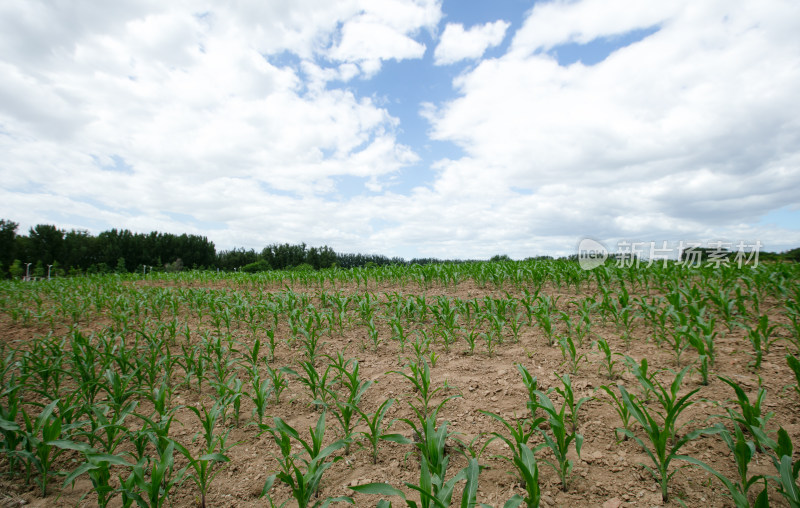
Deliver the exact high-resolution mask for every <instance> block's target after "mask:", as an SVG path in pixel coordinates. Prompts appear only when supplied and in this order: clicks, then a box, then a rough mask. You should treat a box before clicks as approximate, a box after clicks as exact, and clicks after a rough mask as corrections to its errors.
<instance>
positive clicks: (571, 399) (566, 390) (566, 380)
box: [555, 374, 593, 434]
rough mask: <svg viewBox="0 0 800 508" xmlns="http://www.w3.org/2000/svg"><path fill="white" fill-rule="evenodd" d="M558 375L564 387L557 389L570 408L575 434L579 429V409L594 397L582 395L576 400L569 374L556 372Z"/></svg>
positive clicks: (570, 419) (566, 405)
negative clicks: (560, 374)
mask: <svg viewBox="0 0 800 508" xmlns="http://www.w3.org/2000/svg"><path fill="white" fill-rule="evenodd" d="M556 377H557V378H558V379H559V380H561V384H562V385H563V388H556V389H555V391H556V393H558V394H559V395H561V397H562V398H563V399H564V406H565V407H566V408H567V409H569V421H570V423H571V424H572V433H573V434H574V433H575V431H576V430H577V429H578V411H579V410H580V408H581V406H582V405H583V404H584V403H586V402H588V401H590V400H592V398H593V397H581V398H580V399H578V400H577V401H576V400H575V392H574V391H573V390H572V380H571V379H570V377H569V374H564V375H563V376H559V375H558V374H556Z"/></svg>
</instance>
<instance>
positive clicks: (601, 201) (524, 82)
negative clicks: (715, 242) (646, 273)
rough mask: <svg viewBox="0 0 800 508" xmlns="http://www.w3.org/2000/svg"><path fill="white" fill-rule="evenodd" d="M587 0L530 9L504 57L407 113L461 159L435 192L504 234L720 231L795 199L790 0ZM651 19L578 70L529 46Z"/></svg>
mask: <svg viewBox="0 0 800 508" xmlns="http://www.w3.org/2000/svg"><path fill="white" fill-rule="evenodd" d="M628 4H629V3H626V5H628ZM634 4H636V2H634ZM599 5H600V4H599V3H598V2H595V1H593V0H589V1H584V2H571V3H565V2H553V3H547V4H537V7H535V8H534V9H533V10H532V11H531V13H530V16H529V18H528V19H527V20H526V22H525V23H524V26H523V28H522V29H521V30H520V31H519V32H518V33H517V34H515V36H514V41H513V43H512V48H511V49H510V50H509V52H508V54H506V55H505V56H503V57H502V58H498V59H492V60H486V61H483V62H481V63H480V64H479V65H478V66H477V67H476V68H475V69H474V70H471V71H469V72H467V73H465V74H463V75H461V76H459V77H458V78H457V79H456V80H455V82H454V85H455V86H456V88H457V89H458V91H459V93H460V97H459V98H457V99H455V100H453V101H450V102H448V103H445V104H443V105H441V106H440V107H439V108H438V109H436V108H431V107H430V106H428V107H426V108H423V114H424V115H426V116H427V117H428V118H429V119H430V121H431V124H432V132H431V136H432V137H433V138H434V139H439V140H444V141H452V142H455V143H456V144H458V145H459V146H460V147H461V148H462V149H463V150H464V151H465V152H466V154H467V155H466V156H465V157H463V158H461V159H458V160H445V161H441V162H440V164H439V167H440V170H441V176H440V178H439V179H438V181H437V186H436V190H437V192H438V193H439V194H440V195H441V196H447V199H448V200H450V202H452V201H458V200H459V199H464V200H469V201H471V203H472V206H473V208H474V209H479V210H482V216H483V217H491V218H492V219H493V220H496V221H497V223H498V224H504V223H506V221H507V217H509V216H513V217H515V218H524V221H523V222H524V223H525V224H527V225H528V227H527V228H523V229H521V230H520V231H522V233H520V234H518V235H517V236H524V235H525V234H526V231H529V232H530V234H546V235H557V234H558V233H559V232H560V233H562V234H567V235H569V236H572V237H573V238H575V237H577V236H580V235H585V234H591V235H605V237H606V238H619V237H623V236H625V235H628V236H648V235H654V236H655V238H654V239H667V240H671V239H673V238H675V237H676V236H679V237H680V236H681V235H690V234H697V235H701V236H702V235H713V234H715V233H716V234H720V235H721V234H723V232H730V231H742V228H741V227H740V225H742V224H751V225H753V224H757V223H758V221H759V219H760V217H761V216H762V215H763V214H765V213H766V212H768V211H769V210H772V209H777V208H780V207H783V206H786V205H790V204H792V203H795V202H796V197H795V196H794V195H793V190H794V189H796V188H798V187H800V150H798V148H797V147H798V146H800V122H798V121H797V118H800V105H799V104H798V103H797V101H796V100H795V99H793V97H795V96H796V92H795V90H797V89H800V39H798V38H797V37H796V33H797V29H798V25H797V23H796V20H798V19H800V6H798V5H797V4H795V3H792V2H785V1H772V2H763V3H759V4H752V3H747V4H730V3H728V2H711V3H703V4H702V5H701V4H696V3H692V4H688V5H681V4H672V3H669V5H670V6H671V7H670V9H667V10H665V9H655V14H651V13H645V12H644V8H642V9H638V8H633V11H634V12H628V13H627V14H621V15H620V16H619V17H616V16H615V14H616V13H617V12H618V11H617V10H614V9H609V10H608V12H605V11H603V12H601V11H599V10H598V8H599ZM603 5H604V6H605V5H606V4H605V3H603ZM648 5H649V3H648ZM618 7H620V9H621V7H622V6H621V4H620V5H618ZM668 11H672V12H668ZM626 12H627V11H626ZM787 20H795V21H794V22H791V21H787ZM653 23H658V24H660V25H661V29H660V30H659V31H658V32H657V33H655V34H653V35H651V36H649V37H647V38H645V39H644V40H642V41H639V42H637V43H634V44H632V45H630V46H628V47H625V48H622V49H619V50H617V51H615V52H614V53H612V54H611V55H610V56H609V57H608V58H607V59H605V60H604V61H602V62H600V63H598V64H596V65H594V66H591V67H586V66H584V65H582V64H580V63H577V64H574V65H570V66H568V67H564V66H560V65H559V64H558V62H557V61H556V60H555V59H554V58H552V57H550V56H549V55H547V54H543V53H541V52H538V51H536V50H541V49H546V48H549V47H555V46H557V45H559V44H563V43H566V42H571V41H578V42H586V41H589V40H592V39H594V38H596V37H600V36H606V35H612V34H620V33H624V32H626V31H630V30H634V29H637V28H645V27H648V26H651V25H652V24H653ZM792 34H795V35H792ZM512 188H522V189H529V190H530V191H532V195H530V196H525V195H517V196H515V195H514V194H513V192H512V191H511V190H510V189H512ZM523 203H524V205H523ZM512 206H514V208H513V210H512V208H511V207H512ZM511 213H515V215H510V214H511ZM749 231H750V233H753V232H754V231H755V232H759V231H760V233H758V234H767V233H768V232H769V229H763V228H761V229H759V228H758V227H753V228H750V230H749ZM513 237H514V234H512V233H509V234H508V236H507V238H508V239H509V240H510V239H511V238H513ZM773 238H774V235H773ZM793 242H795V243H796V242H800V234H799V233H797V232H794V233H788V234H787V237H786V238H784V240H783V245H786V244H791V243H793Z"/></svg>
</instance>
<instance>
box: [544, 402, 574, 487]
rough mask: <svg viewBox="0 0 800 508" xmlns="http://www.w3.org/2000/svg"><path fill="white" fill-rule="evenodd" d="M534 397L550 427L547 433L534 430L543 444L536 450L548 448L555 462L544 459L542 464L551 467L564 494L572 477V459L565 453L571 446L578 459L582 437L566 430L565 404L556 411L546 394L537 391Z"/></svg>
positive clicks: (567, 421)
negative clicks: (536, 398)
mask: <svg viewBox="0 0 800 508" xmlns="http://www.w3.org/2000/svg"><path fill="white" fill-rule="evenodd" d="M536 396H537V397H538V399H539V402H538V404H537V407H538V408H540V409H541V410H542V411H543V412H544V414H545V415H546V416H545V418H546V421H547V423H548V425H549V427H550V428H549V432H546V431H544V430H543V429H542V428H541V426H538V427H537V428H536V430H537V431H538V432H539V434H541V436H542V438H544V444H542V445H539V447H537V449H539V448H548V449H549V450H550V451H551V452H552V454H553V456H554V458H555V460H552V461H551V460H548V459H544V462H545V464H547V465H548V466H550V467H552V468H553V470H555V472H556V474H558V478H559V479H560V480H561V490H563V491H565V492H566V490H567V488H568V486H569V480H570V478H571V476H572V467H573V462H572V459H569V458H568V457H567V453H568V452H569V448H570V445H571V444H572V445H573V446H574V448H575V451H576V453H577V454H578V457H580V456H581V447H582V446H583V435H581V434H578V433H577V432H575V431H574V430H573V431H572V432H569V431H568V430H567V426H568V424H569V419H568V417H567V415H566V411H567V407H568V404H567V403H566V402H565V403H563V404H562V405H561V409H560V410H556V408H555V406H554V405H553V402H552V401H551V400H550V397H549V396H548V395H547V394H546V393H544V392H541V391H539V390H537V391H536ZM545 418H540V419H537V420H535V421H536V422H542V423H543V422H544V421H545Z"/></svg>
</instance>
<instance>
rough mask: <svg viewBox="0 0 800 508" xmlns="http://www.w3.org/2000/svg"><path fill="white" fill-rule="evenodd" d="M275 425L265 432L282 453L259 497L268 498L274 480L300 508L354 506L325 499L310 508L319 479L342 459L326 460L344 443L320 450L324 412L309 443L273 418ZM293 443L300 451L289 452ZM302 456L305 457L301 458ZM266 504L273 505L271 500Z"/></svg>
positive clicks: (293, 430)
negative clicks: (296, 444) (280, 483)
mask: <svg viewBox="0 0 800 508" xmlns="http://www.w3.org/2000/svg"><path fill="white" fill-rule="evenodd" d="M273 420H274V425H273V426H272V427H267V428H265V429H264V430H265V431H266V432H269V433H270V434H271V435H272V437H273V439H274V440H275V443H276V444H277V445H278V447H279V448H280V451H281V456H280V457H277V459H278V464H279V466H280V471H278V473H276V474H273V475H271V476H270V477H269V478H267V481H266V482H265V483H264V488H263V489H262V491H261V497H263V496H268V497H269V491H270V490H271V489H272V486H273V484H274V483H275V480H280V481H281V482H282V483H284V484H285V485H287V486H288V487H289V489H290V490H291V491H292V497H294V498H295V500H296V501H297V505H298V507H299V508H307V507H309V506H313V507H315V508H316V507H320V508H322V507H325V506H328V505H329V504H330V503H333V502H337V501H339V502H346V503H349V504H353V500H352V499H351V498H349V497H340V498H332V499H331V498H326V499H323V500H318V501H317V502H316V503H314V504H313V505H311V500H312V497H314V496H315V495H316V494H317V491H318V489H319V484H320V481H321V480H322V475H323V473H325V471H326V470H327V469H328V468H329V467H331V466H332V465H333V464H334V462H337V461H339V460H341V457H333V458H332V459H331V460H327V459H328V458H329V457H330V456H331V455H332V454H333V453H334V452H335V451H337V450H339V449H341V448H343V447H344V446H345V445H346V443H345V442H344V440H341V439H340V440H338V441H334V442H333V443H331V444H330V445H328V446H327V447H325V448H322V440H323V437H324V434H325V413H324V412H323V413H322V415H320V417H319V419H318V420H317V425H316V427H315V428H313V429H309V434H310V437H311V439H310V440H309V441H306V440H304V439H303V438H301V437H300V434H299V433H298V432H297V431H296V430H295V429H294V428H293V427H291V426H290V425H289V424H288V423H286V422H285V421H283V420H282V419H280V418H278V417H275V418H274V419H273ZM292 440H294V441H296V442H298V443H299V444H300V445H301V446H302V448H303V450H302V452H300V453H295V452H293V450H292ZM303 452H304V453H305V455H306V456H307V458H306V457H303V456H302V455H301V454H302V453H303ZM269 501H270V503H271V504H273V505H274V503H273V501H272V498H271V497H269Z"/></svg>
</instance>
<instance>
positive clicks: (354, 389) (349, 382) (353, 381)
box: [330, 359, 373, 455]
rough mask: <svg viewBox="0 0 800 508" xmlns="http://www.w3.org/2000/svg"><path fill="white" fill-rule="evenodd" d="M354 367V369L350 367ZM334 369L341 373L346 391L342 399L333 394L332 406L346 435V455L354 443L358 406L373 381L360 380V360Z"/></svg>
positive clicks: (336, 365) (335, 365) (338, 365)
mask: <svg viewBox="0 0 800 508" xmlns="http://www.w3.org/2000/svg"><path fill="white" fill-rule="evenodd" d="M350 365H352V369H348V366H350ZM333 367H334V368H335V369H336V370H338V371H339V377H340V379H341V382H342V385H343V387H344V389H345V396H344V397H342V396H340V395H339V394H338V393H336V392H333V398H334V403H333V404H332V405H331V406H330V407H331V409H332V412H333V415H334V416H335V417H336V419H337V420H339V424H340V425H341V427H342V432H343V433H344V440H345V442H346V443H347V444H346V445H345V452H344V453H345V455H347V454H349V453H350V443H351V442H352V435H353V427H354V425H355V423H356V422H355V417H356V416H357V415H358V404H359V403H360V402H361V397H362V396H363V395H364V393H365V392H366V391H367V389H368V388H369V387H370V386H372V383H373V382H372V381H362V380H361V379H360V378H359V365H358V360H355V359H353V360H350V361H348V362H346V363H344V364H343V365H342V364H333Z"/></svg>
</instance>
